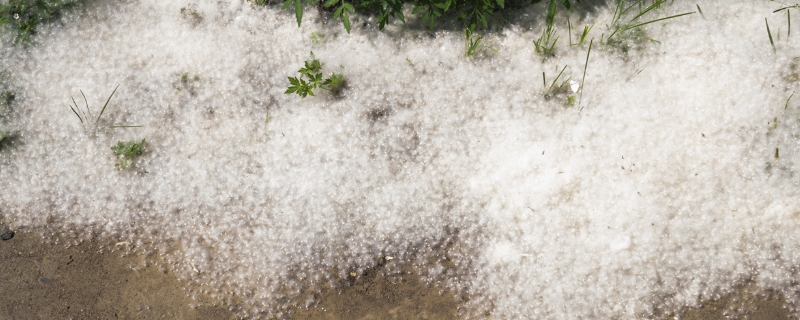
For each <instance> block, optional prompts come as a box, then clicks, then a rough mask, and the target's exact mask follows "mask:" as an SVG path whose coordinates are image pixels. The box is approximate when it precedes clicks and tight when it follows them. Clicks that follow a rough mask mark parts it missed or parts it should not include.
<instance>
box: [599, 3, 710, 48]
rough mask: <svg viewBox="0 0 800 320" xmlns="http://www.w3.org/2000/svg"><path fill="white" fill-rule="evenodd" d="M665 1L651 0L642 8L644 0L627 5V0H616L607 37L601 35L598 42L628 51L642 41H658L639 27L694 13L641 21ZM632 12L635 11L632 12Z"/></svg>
mask: <svg viewBox="0 0 800 320" xmlns="http://www.w3.org/2000/svg"><path fill="white" fill-rule="evenodd" d="M666 2H667V0H656V1H653V3H652V4H651V5H649V6H647V7H644V8H642V7H643V5H644V0H636V1H632V3H631V4H630V5H628V6H626V3H627V1H625V0H617V4H616V6H615V8H614V16H613V17H612V19H611V25H610V26H608V31H609V32H610V33H609V34H608V36H607V37H604V36H605V34H604V35H603V36H601V37H600V42H601V43H603V44H605V45H608V46H611V47H614V48H617V49H619V50H620V51H622V52H623V53H628V52H629V51H630V50H631V49H635V48H640V47H642V44H641V43H642V42H644V41H650V42H653V43H658V41H657V40H655V39H652V38H650V37H648V36H647V34H646V33H645V32H644V30H643V29H642V28H641V27H643V26H645V25H648V24H651V23H656V22H660V21H665V20H669V19H674V18H678V17H682V16H686V15H690V14H693V13H694V12H686V13H681V14H676V15H672V16H668V17H663V18H657V19H652V20H647V21H642V19H641V18H642V17H644V16H645V15H647V14H648V13H650V12H653V11H654V10H656V9H658V8H660V7H661V5H662V4H664V3H666ZM635 7H638V8H639V10H638V12H636V10H633V8H635ZM698 8H699V6H698ZM634 12H636V13H635V14H634ZM630 15H633V17H631V18H628V17H629V16H630Z"/></svg>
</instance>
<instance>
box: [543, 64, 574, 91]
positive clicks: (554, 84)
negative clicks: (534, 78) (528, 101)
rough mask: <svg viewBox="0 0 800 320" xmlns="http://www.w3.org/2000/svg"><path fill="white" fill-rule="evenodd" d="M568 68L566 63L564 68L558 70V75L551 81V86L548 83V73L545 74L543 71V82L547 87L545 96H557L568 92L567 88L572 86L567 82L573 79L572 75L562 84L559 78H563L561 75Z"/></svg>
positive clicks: (545, 87)
mask: <svg viewBox="0 0 800 320" xmlns="http://www.w3.org/2000/svg"><path fill="white" fill-rule="evenodd" d="M566 69H567V66H566V65H565V66H564V67H563V68H561V71H559V72H558V75H556V78H555V79H553V81H552V82H550V85H549V86H548V85H547V75H545V73H544V72H542V84H543V85H544V89H545V90H544V93H543V96H544V98H545V99H550V98H553V97H555V96H558V95H562V94H566V93H567V90H568V89H569V88H570V87H567V83H569V82H570V80H572V77H568V78H567V79H566V80H564V81H562V82H561V84H558V80H559V79H560V78H561V75H563V74H564V70H566ZM556 70H558V67H556Z"/></svg>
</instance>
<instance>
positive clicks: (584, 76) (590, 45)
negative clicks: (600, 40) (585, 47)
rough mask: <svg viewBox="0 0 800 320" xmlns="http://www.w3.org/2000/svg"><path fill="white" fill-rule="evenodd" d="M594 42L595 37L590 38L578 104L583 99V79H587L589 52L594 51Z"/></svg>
mask: <svg viewBox="0 0 800 320" xmlns="http://www.w3.org/2000/svg"><path fill="white" fill-rule="evenodd" d="M592 43H594V38H592V40H589V51H587V52H586V62H585V63H584V64H583V78H581V95H580V97H578V104H580V103H581V99H583V81H585V80H586V68H587V67H589V54H590V53H592Z"/></svg>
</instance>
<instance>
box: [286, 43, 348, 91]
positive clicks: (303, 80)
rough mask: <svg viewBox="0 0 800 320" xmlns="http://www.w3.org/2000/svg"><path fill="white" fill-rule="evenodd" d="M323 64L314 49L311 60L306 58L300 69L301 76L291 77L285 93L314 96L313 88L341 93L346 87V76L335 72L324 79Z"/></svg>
mask: <svg viewBox="0 0 800 320" xmlns="http://www.w3.org/2000/svg"><path fill="white" fill-rule="evenodd" d="M322 65H323V64H322V63H321V62H320V61H319V60H317V59H316V58H314V52H313V51H312V52H311V60H306V61H305V66H304V67H303V68H300V70H298V72H299V73H300V77H289V84H290V86H289V88H288V89H286V92H284V93H285V94H292V93H296V94H298V95H299V96H300V97H302V98H305V97H306V96H314V91H313V90H314V89H316V88H320V89H324V90H328V91H331V92H332V93H334V94H337V93H339V91H341V89H342V88H343V87H344V82H345V81H344V76H343V75H342V74H341V73H335V72H334V73H331V74H330V76H328V78H326V79H324V80H323V79H322ZM341 68H344V67H341Z"/></svg>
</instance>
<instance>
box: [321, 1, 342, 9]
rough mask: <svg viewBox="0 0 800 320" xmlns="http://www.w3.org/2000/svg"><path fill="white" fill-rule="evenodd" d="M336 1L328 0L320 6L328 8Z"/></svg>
mask: <svg viewBox="0 0 800 320" xmlns="http://www.w3.org/2000/svg"><path fill="white" fill-rule="evenodd" d="M337 3H339V0H328V1H326V2H325V4H323V5H322V6H323V7H325V8H330V7H332V6H333V5H335V4H337Z"/></svg>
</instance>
